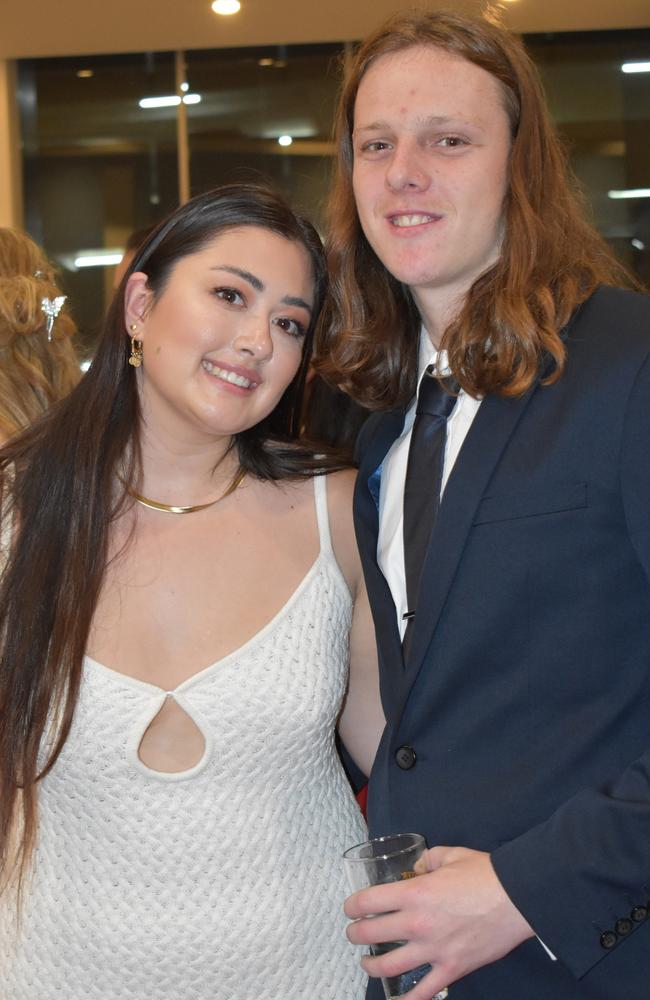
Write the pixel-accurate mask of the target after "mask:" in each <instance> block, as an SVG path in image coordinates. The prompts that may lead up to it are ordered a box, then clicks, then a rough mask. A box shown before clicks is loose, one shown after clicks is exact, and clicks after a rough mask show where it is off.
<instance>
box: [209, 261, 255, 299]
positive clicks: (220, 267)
mask: <svg viewBox="0 0 650 1000" xmlns="http://www.w3.org/2000/svg"><path fill="white" fill-rule="evenodd" d="M210 270H211V271H227V272H228V273H229V274H236V275H238V276H239V277H240V278H243V279H244V281H247V282H248V284H249V285H252V286H253V288H254V289H255V291H256V292H263V291H264V287H265V286H264V282H263V281H261V280H260V278H258V277H257V276H256V275H254V274H251V272H250V271H244V270H243V269H242V268H241V267H231V266H230V265H228V264H215V265H214V267H211V268H210Z"/></svg>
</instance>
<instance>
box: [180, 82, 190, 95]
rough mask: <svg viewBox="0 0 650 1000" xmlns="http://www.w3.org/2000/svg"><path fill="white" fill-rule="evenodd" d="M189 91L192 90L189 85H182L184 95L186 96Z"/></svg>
mask: <svg viewBox="0 0 650 1000" xmlns="http://www.w3.org/2000/svg"><path fill="white" fill-rule="evenodd" d="M189 89H190V85H189V83H181V90H182V91H183V93H184V94H186V93H187V91H188V90H189Z"/></svg>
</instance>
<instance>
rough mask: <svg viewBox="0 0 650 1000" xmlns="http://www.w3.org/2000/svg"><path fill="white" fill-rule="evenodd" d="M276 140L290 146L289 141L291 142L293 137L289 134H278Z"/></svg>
mask: <svg viewBox="0 0 650 1000" xmlns="http://www.w3.org/2000/svg"><path fill="white" fill-rule="evenodd" d="M278 142H279V143H280V145H281V146H290V145H291V143H292V142H293V139H292V138H291V136H290V135H279V136H278Z"/></svg>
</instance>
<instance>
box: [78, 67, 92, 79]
mask: <svg viewBox="0 0 650 1000" xmlns="http://www.w3.org/2000/svg"><path fill="white" fill-rule="evenodd" d="M94 75H95V70H94V69H78V70H77V76H78V77H79V79H80V80H89V79H90V77H91V76H94Z"/></svg>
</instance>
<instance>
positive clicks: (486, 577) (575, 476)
mask: <svg viewBox="0 0 650 1000" xmlns="http://www.w3.org/2000/svg"><path fill="white" fill-rule="evenodd" d="M565 334H566V345H567V365H566V369H565V371H564V373H563V375H562V377H561V378H560V379H559V380H558V381H557V382H556V383H555V384H553V385H550V386H544V385H542V384H541V380H540V381H538V382H537V383H536V384H535V385H534V386H533V387H532V388H531V390H530V391H529V392H528V393H527V394H526V395H525V396H524V397H522V398H518V399H503V398H500V397H497V396H488V397H487V398H486V399H484V400H483V402H482V404H481V407H480V409H479V411H478V414H477V416H476V418H475V420H474V422H473V424H472V426H471V428H470V430H469V433H468V435H467V438H466V439H465V442H464V444H463V447H462V449H461V452H460V455H459V457H458V459H457V461H456V464H455V466H454V468H453V471H452V473H451V476H450V478H449V481H448V483H447V487H446V489H445V493H444V497H443V500H442V503H441V507H440V512H439V516H438V520H437V523H436V527H435V530H434V534H433V537H432V540H431V544H430V548H429V551H428V553H427V556H426V560H425V565H424V570H423V577H422V588H421V593H420V598H419V602H418V613H417V616H416V620H415V627H414V635H413V642H412V645H411V651H410V656H409V659H408V662H406V663H404V662H403V659H402V651H401V645H400V639H399V635H398V630H397V623H396V616H395V608H394V604H393V601H392V598H391V595H390V591H389V588H388V585H387V583H386V581H385V579H384V577H383V575H382V573H381V571H380V570H379V567H378V565H377V560H376V548H377V529H378V516H377V504H376V493H377V491H376V470H377V469H378V468H379V467H380V466H381V463H382V461H383V459H384V457H385V455H386V453H387V451H388V449H389V448H390V446H391V444H392V442H393V441H394V439H395V438H396V436H397V435H398V434H399V433H400V431H401V428H402V425H403V418H404V413H403V412H400V413H396V412H395V413H388V414H383V415H377V416H373V417H371V418H370V420H369V421H368V423H367V424H366V426H365V427H364V429H363V431H362V437H361V439H360V451H359V455H360V460H361V461H360V469H359V476H358V482H357V490H356V495H355V519H356V527H357V534H358V540H359V545H360V549H361V555H362V560H363V564H364V571H365V574H366V580H367V585H368V592H369V595H370V601H371V605H372V609H373V615H374V619H375V626H376V630H377V637H378V645H379V654H380V672H381V689H382V699H383V704H384V710H385V713H386V719H387V725H386V729H385V732H384V734H383V737H382V740H381V744H380V747H379V751H378V754H377V758H376V761H375V764H374V767H373V770H372V774H371V777H370V786H369V797H368V820H369V825H370V831H371V835H373V836H378V835H381V834H387V833H391V832H400V831H415V832H420V833H423V834H425V836H426V838H427V843H428V844H429V846H432V845H435V844H446V845H461V846H465V847H471V848H476V849H478V850H483V851H489V852H491V855H492V860H493V864H494V867H495V869H496V871H497V874H498V876H499V878H500V879H501V881H502V883H503V885H504V887H505V889H506V891H507V892H508V894H509V895H510V897H511V899H512V900H513V902H514V903H515V904H516V906H517V907H518V908H519V909H520V910H521V912H522V913H523V914H524V915H525V917H526V918H527V920H528V921H529V923H530V924H531V925H532V927H533V928H534V930H535V931H536V933H537V934H538V935H539V937H540V938H541V939H542V940H543V941H544V942H545V943H546V944H547V945H548V947H549V948H550V949H551V950H552V951H553V952H554V953H555V955H556V956H557V958H558V961H557V962H552V961H551V959H550V958H549V957H548V955H547V954H546V952H545V951H544V950H543V949H542V947H541V945H540V943H539V942H538V941H536V940H535V939H531V940H529V941H526V942H525V943H524V944H523V945H521V946H520V947H519V948H517V949H515V950H514V951H513V952H512V953H511V954H510V955H508V956H506V957H505V958H504V959H501V960H500V961H498V962H496V963H494V964H492V965H490V966H487V967H485V968H483V969H480V970H477V971H476V972H475V973H473V974H471V975H469V976H467V977H465V978H464V979H463V980H461V981H460V982H458V983H457V984H455V985H454V986H453V987H452V988H451V991H450V1000H581V998H590V1000H616V998H619V997H620V998H621V1000H648V998H649V997H650V299H648V298H646V297H645V296H642V295H636V294H634V293H631V292H626V291H622V290H619V289H611V288H601V289H599V290H598V291H597V292H596V293H595V294H594V295H593V296H592V297H591V298H590V299H589V300H588V301H587V302H586V303H585V304H584V305H583V306H582V307H581V308H580V310H579V311H578V312H577V313H576V315H575V316H574V317H573V319H572V321H571V323H570V324H569V326H568V328H567V330H566V331H565ZM373 477H374V482H373ZM403 747H408V748H410V749H411V750H413V751H414V754H415V762H414V764H413V766H411V767H409V768H407V769H404V768H403V766H400V764H399V763H398V759H399V760H401V762H402V765H403V764H404V762H405V759H406V762H407V763H409V753H408V751H407V753H406V754H404V753H402V754H401V755H400V754H399V753H398V751H399V749H400V748H403ZM410 759H411V760H412V759H413V755H412V754H411V755H410ZM646 914H648V916H646ZM369 996H371V997H373V998H374V997H376V998H379V997H381V996H382V991H381V987H380V986H379V983H378V981H374V983H373V984H372V985H371V987H370V993H369Z"/></svg>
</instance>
